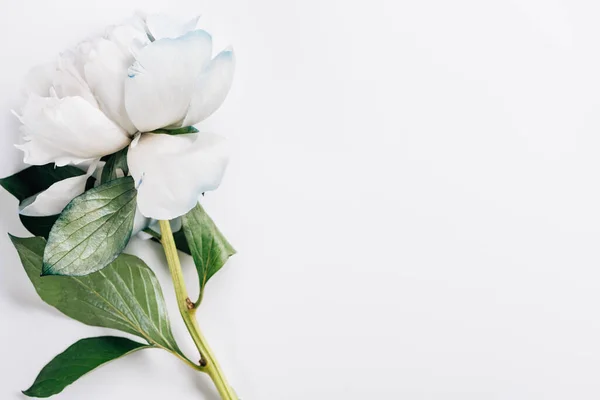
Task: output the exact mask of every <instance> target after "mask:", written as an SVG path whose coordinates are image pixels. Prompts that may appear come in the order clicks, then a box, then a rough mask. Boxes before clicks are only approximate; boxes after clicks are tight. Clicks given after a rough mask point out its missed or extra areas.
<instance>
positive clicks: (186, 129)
mask: <svg viewBox="0 0 600 400" xmlns="http://www.w3.org/2000/svg"><path fill="white" fill-rule="evenodd" d="M198 132H199V131H198V129H196V128H194V127H193V126H185V127H183V128H178V129H157V130H155V131H152V132H150V133H166V134H167V135H185V134H187V133H198Z"/></svg>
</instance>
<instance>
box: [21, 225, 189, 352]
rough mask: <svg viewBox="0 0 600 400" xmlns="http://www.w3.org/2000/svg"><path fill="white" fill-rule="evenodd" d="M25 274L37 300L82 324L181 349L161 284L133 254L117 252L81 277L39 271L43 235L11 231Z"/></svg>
mask: <svg viewBox="0 0 600 400" xmlns="http://www.w3.org/2000/svg"><path fill="white" fill-rule="evenodd" d="M11 240H12V241H13V244H14V245H15V247H16V249H17V252H18V253H19V257H20V258H21V262H22V263H23V267H24V268H25V271H26V272H27V276H28V277H29V279H30V280H31V283H33V286H34V287H35V290H36V291H37V293H38V294H39V295H40V297H41V298H42V300H44V301H45V302H46V303H48V304H50V305H51V306H53V307H56V308H57V309H58V310H59V311H61V312H62V313H64V314H66V315H67V316H69V317H71V318H73V319H76V320H78V321H80V322H83V323H84V324H87V325H93V326H101V327H106V328H113V329H118V330H121V331H123V332H128V333H131V334H134V335H137V336H139V337H142V338H144V339H146V340H147V341H148V342H149V343H151V344H153V345H156V346H159V347H162V348H165V349H168V350H171V351H174V352H176V353H178V354H181V351H180V350H179V347H178V346H177V343H176V342H175V339H174V338H173V334H172V333H171V326H170V324H169V318H168V315H167V309H166V306H165V302H164V299H163V295H162V290H161V288H160V284H159V282H158V280H157V279H156V276H155V275H154V273H153V272H152V270H151V269H150V268H148V266H147V265H146V264H145V263H144V262H143V261H142V260H140V259H139V258H138V257H135V256H132V255H129V254H121V255H120V256H119V257H118V258H117V259H116V260H115V261H114V262H112V263H111V264H110V265H109V266H108V267H106V268H104V269H103V270H102V271H98V272H95V273H93V274H89V275H87V276H82V277H74V276H73V277H71V276H40V273H41V271H42V254H43V252H44V247H45V245H46V241H45V240H44V239H43V238H39V237H37V238H17V237H14V236H11Z"/></svg>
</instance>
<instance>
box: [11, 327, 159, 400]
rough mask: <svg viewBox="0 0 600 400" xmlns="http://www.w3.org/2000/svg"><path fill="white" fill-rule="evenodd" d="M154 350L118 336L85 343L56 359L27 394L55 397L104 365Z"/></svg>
mask: <svg viewBox="0 0 600 400" xmlns="http://www.w3.org/2000/svg"><path fill="white" fill-rule="evenodd" d="M151 347H152V346H148V345H146V344H142V343H137V342H134V341H133V340H129V339H126V338H122V337H115V336H102V337H94V338H88V339H81V340H80V341H78V342H77V343H75V344H73V345H71V346H70V347H69V348H68V349H67V350H65V351H64V352H62V353H60V354H59V355H57V356H56V357H54V358H53V359H52V361H50V362H49V363H48V364H47V365H46V366H45V367H44V368H43V369H42V370H41V371H40V373H39V375H38V376H37V378H36V379H35V382H33V385H31V387H30V388H29V389H27V390H25V391H23V394H25V395H26V396H29V397H50V396H53V395H55V394H57V393H60V392H62V391H63V389H64V388H65V387H67V386H69V385H70V384H72V383H73V382H75V381H76V380H77V379H79V378H81V377H82V376H83V375H85V374H87V373H88V372H91V371H92V370H94V369H96V368H98V367H99V366H101V365H103V364H106V363H107V362H110V361H113V360H116V359H117V358H121V357H123V356H126V355H127V354H130V353H133V352H135V351H138V350H142V349H147V348H151Z"/></svg>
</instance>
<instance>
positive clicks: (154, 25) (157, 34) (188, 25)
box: [146, 14, 200, 40]
mask: <svg viewBox="0 0 600 400" xmlns="http://www.w3.org/2000/svg"><path fill="white" fill-rule="evenodd" d="M199 18H200V16H197V17H194V18H192V19H191V20H188V21H181V20H179V19H177V18H174V17H171V16H168V15H163V14H152V15H148V16H146V28H147V29H148V33H149V34H150V35H151V36H152V38H154V40H160V39H165V38H169V39H175V38H178V37H179V36H183V35H185V34H186V33H188V32H191V31H193V30H195V29H196V26H197V25H198V19H199Z"/></svg>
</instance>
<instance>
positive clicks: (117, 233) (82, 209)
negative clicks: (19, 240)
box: [42, 177, 137, 276]
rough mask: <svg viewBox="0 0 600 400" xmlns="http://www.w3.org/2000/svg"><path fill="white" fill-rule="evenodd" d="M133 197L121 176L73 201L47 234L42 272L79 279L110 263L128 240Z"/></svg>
mask: <svg viewBox="0 0 600 400" xmlns="http://www.w3.org/2000/svg"><path fill="white" fill-rule="evenodd" d="M136 196H137V191H136V190H135V186H134V183H133V178H131V177H123V178H119V179H115V180H112V181H110V182H107V183H104V184H102V185H100V186H98V187H95V188H93V189H90V190H88V191H87V192H85V193H83V194H82V195H80V196H78V197H76V198H74V199H73V200H72V201H71V202H70V203H69V204H68V205H67V207H65V209H64V210H63V212H62V214H61V215H60V217H58V220H57V221H56V223H55V224H54V226H53V227H52V230H51V231H50V236H49V238H48V246H47V247H46V251H45V252H44V268H43V269H42V273H43V274H44V275H71V276H81V275H86V274H89V273H91V272H95V271H98V270H100V269H102V268H104V267H106V266H107V265H108V264H110V263H111V262H112V261H113V260H114V259H115V258H117V256H118V255H119V254H120V253H121V252H122V251H123V249H124V248H125V246H127V243H128V242H129V238H130V237H131V232H132V230H133V219H134V217H135V207H136V201H135V200H136Z"/></svg>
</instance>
